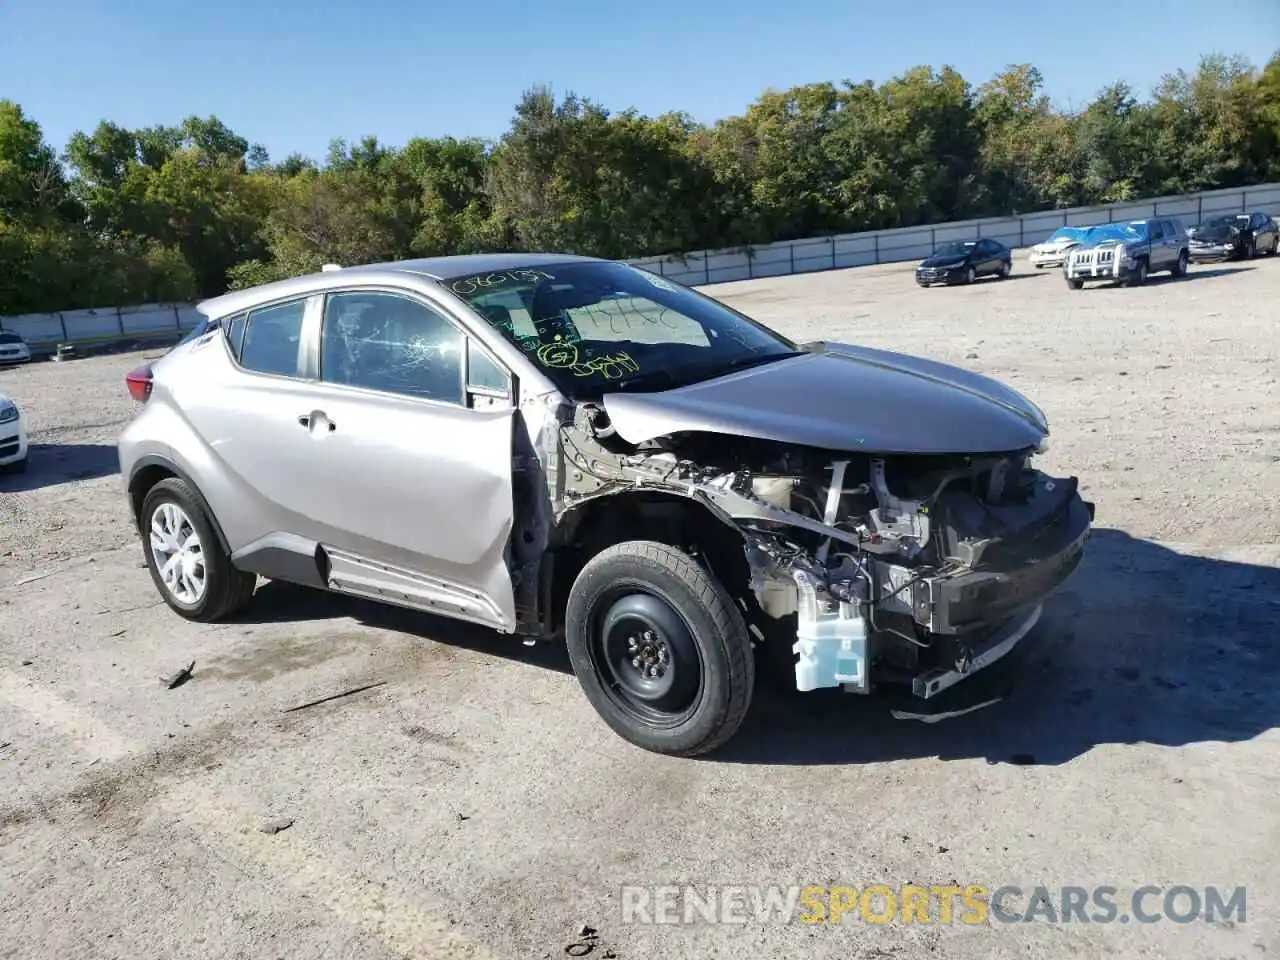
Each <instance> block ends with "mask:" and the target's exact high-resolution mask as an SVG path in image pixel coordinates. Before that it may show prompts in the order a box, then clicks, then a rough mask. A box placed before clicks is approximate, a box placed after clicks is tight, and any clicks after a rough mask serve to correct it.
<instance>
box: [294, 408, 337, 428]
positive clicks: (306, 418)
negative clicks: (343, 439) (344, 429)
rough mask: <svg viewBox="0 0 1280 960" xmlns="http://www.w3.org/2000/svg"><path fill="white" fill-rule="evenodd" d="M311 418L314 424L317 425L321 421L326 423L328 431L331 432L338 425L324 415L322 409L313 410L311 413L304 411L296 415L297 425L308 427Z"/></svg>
mask: <svg viewBox="0 0 1280 960" xmlns="http://www.w3.org/2000/svg"><path fill="white" fill-rule="evenodd" d="M313 419H314V420H315V424H316V426H319V425H320V424H322V423H324V424H328V426H329V432H330V433H333V431H335V430H337V429H338V425H337V424H336V423H334V422H333V421H332V420H330V419H329V418H328V417H327V416H325V413H324V411H323V410H313V411H312V412H311V413H304V414H302V415H300V416H299V417H298V425H299V426H301V427H306V428H308V429H310V428H311V424H312V420H313Z"/></svg>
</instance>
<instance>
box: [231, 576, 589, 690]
mask: <svg viewBox="0 0 1280 960" xmlns="http://www.w3.org/2000/svg"><path fill="white" fill-rule="evenodd" d="M340 617H351V618H352V619H354V620H357V621H358V622H359V623H361V624H362V625H364V626H366V627H370V628H372V629H375V630H395V631H397V632H399V633H405V634H409V635H410V636H417V637H422V638H423V639H430V640H434V641H436V642H438V643H443V644H447V645H448V646H451V647H459V648H462V649H465V650H472V651H474V652H476V653H484V654H489V655H491V656H496V657H504V658H506V659H509V660H516V661H519V662H521V663H528V664H529V665H530V666H538V667H544V668H546V669H548V670H555V671H557V672H559V673H571V672H572V671H571V670H570V668H569V655H568V653H567V652H566V651H565V647H564V644H562V643H550V642H548V643H537V644H534V645H533V646H526V645H525V643H524V642H523V641H522V640H521V639H520V638H519V637H513V636H511V635H510V634H502V633H498V632H497V631H495V630H489V629H486V628H485V627H482V626H479V625H476V624H469V623H463V622H461V621H459V620H451V619H449V618H448V617H437V616H434V615H432V614H429V613H419V612H417V611H415V610H406V609H404V608H402V607H393V606H391V605H389V604H385V603H377V602H376V601H372V600H363V599H361V598H359V597H344V596H342V595H341V594H337V593H329V592H327V591H324V590H315V589H311V588H308V587H299V586H295V585H294V584H290V583H281V582H278V581H268V582H266V583H263V584H261V585H260V586H259V587H258V590H257V592H256V593H254V595H253V602H252V603H250V604H249V606H248V607H246V608H245V609H244V610H243V611H241V612H240V613H239V614H237V615H236V616H234V617H231V618H228V620H227V622H228V623H243V624H261V623H297V622H302V621H308V620H331V619H337V618H340Z"/></svg>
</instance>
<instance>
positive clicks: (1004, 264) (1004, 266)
mask: <svg viewBox="0 0 1280 960" xmlns="http://www.w3.org/2000/svg"><path fill="white" fill-rule="evenodd" d="M1012 272H1013V264H1012V263H1010V262H1009V261H1008V260H1001V261H1000V271H999V272H998V273H997V274H996V278H997V279H1000V280H1007V279H1008V278H1009V274H1011V273H1012Z"/></svg>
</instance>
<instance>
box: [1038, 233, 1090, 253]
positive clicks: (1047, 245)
mask: <svg viewBox="0 0 1280 960" xmlns="http://www.w3.org/2000/svg"><path fill="white" fill-rule="evenodd" d="M1079 242H1080V241H1079V240H1072V239H1070V238H1068V237H1063V238H1062V239H1061V240H1046V241H1045V242H1044V243H1037V244H1036V245H1035V246H1034V247H1032V248H1031V249H1033V250H1035V252H1036V253H1055V252H1057V251H1059V250H1065V249H1066V248H1067V247H1074V246H1075V245H1076V244H1078V243H1079Z"/></svg>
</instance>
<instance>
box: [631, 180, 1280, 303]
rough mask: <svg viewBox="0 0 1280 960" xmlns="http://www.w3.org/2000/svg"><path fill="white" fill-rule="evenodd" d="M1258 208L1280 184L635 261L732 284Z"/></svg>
mask: <svg viewBox="0 0 1280 960" xmlns="http://www.w3.org/2000/svg"><path fill="white" fill-rule="evenodd" d="M1256 211H1261V212H1264V213H1269V214H1272V215H1273V216H1280V183H1267V184H1261V185H1259V186H1255V187H1248V188H1245V189H1240V190H1209V191H1206V192H1204V193H1193V194H1184V195H1182V196H1175V197H1159V198H1153V199H1150V200H1143V201H1141V202H1138V203H1113V204H1109V205H1107V206H1101V207H1072V208H1070V209H1067V210H1047V211H1044V212H1041V213H1028V214H1024V215H1022V216H1019V217H998V218H990V219H985V220H962V221H956V222H954V223H939V224H935V225H933V226H927V227H902V228H899V229H897V230H877V231H872V232H869V233H845V234H840V235H838V236H834V237H811V238H808V239H804V240H785V241H783V242H781V243H771V244H769V245H767V246H762V247H755V248H752V249H750V250H741V249H733V250H700V251H697V252H694V253H686V254H683V255H679V254H677V255H673V256H669V257H643V258H638V259H635V260H630V261H628V262H629V263H632V264H634V265H635V266H637V267H643V268H644V269H646V270H652V271H653V272H655V273H661V274H662V275H663V276H667V277H670V278H671V279H672V280H675V281H676V282H677V283H683V284H688V285H701V284H708V283H726V282H728V281H730V280H749V279H752V278H753V277H783V276H788V275H790V274H794V273H809V272H813V271H817V270H833V269H842V268H844V267H863V266H869V265H871V264H877V263H899V262H903V261H908V260H921V259H923V258H925V257H927V256H929V255H930V254H931V253H933V251H934V250H935V249H937V247H938V244H941V243H949V242H951V241H953V240H972V239H975V238H981V237H990V238H991V239H993V240H999V241H1000V242H1001V243H1004V244H1007V245H1009V246H1011V247H1014V248H1018V247H1026V246H1029V245H1031V244H1034V243H1039V242H1040V241H1042V240H1044V239H1045V238H1047V237H1048V236H1049V234H1051V233H1052V232H1053V231H1054V230H1057V229H1058V228H1059V227H1063V226H1072V227H1075V226H1087V225H1089V224H1095V223H1107V222H1110V221H1115V220H1121V221H1123V220H1140V219H1143V218H1145V217H1154V216H1177V217H1181V218H1182V219H1183V221H1184V223H1185V225H1186V226H1188V227H1190V226H1194V225H1195V224H1196V223H1198V222H1199V221H1201V220H1203V219H1204V218H1205V217H1212V216H1215V215H1217V214H1224V213H1253V212H1256Z"/></svg>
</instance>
